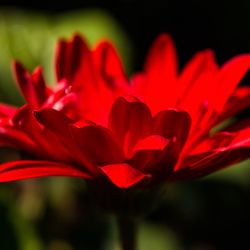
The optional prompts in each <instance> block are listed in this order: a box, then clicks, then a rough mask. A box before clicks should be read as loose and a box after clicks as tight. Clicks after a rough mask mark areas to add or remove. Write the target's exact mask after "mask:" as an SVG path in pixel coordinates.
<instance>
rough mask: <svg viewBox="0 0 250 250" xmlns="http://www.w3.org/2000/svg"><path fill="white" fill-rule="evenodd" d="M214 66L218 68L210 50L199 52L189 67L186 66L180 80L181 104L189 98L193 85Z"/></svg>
mask: <svg viewBox="0 0 250 250" xmlns="http://www.w3.org/2000/svg"><path fill="white" fill-rule="evenodd" d="M214 66H216V62H215V56H214V53H213V51H211V50H209V49H208V50H204V51H201V52H198V53H197V54H196V55H195V56H194V57H193V58H192V59H191V60H190V61H189V62H188V63H187V65H185V67H184V69H183V71H182V72H181V74H180V76H179V79H178V95H179V96H178V103H179V104H180V103H181V102H182V101H183V99H184V98H185V96H187V94H188V92H189V91H190V90H191V88H192V86H193V84H195V83H196V82H197V79H199V78H200V76H201V75H202V74H203V72H204V71H207V70H208V69H209V68H211V67H214Z"/></svg>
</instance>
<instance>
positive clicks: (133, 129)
mask: <svg viewBox="0 0 250 250" xmlns="http://www.w3.org/2000/svg"><path fill="white" fill-rule="evenodd" d="M108 126H109V128H110V129H111V130H112V131H113V133H114V135H115V137H116V138H118V140H119V142H120V144H121V145H122V146H123V148H124V150H125V153H126V154H129V153H130V152H131V149H132V147H133V146H134V145H135V143H136V142H137V141H138V140H140V139H142V138H144V137H146V136H148V135H149V134H150V132H151V129H152V117H151V112H150V110H149V108H148V107H147V106H146V105H145V104H144V103H142V102H140V101H139V100H138V99H136V98H133V97H131V98H130V99H128V98H124V97H119V98H117V99H116V101H115V103H114V104H113V106H112V110H111V112H110V115H109V125H108Z"/></svg>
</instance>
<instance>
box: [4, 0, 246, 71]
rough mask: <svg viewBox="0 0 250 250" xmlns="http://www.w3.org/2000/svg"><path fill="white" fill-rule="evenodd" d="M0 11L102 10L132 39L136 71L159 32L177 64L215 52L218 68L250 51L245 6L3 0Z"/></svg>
mask: <svg viewBox="0 0 250 250" xmlns="http://www.w3.org/2000/svg"><path fill="white" fill-rule="evenodd" d="M0 5H2V6H12V7H19V8H20V7H21V8H25V9H30V10H39V11H42V12H46V13H48V14H54V13H62V12H65V11H68V10H76V9H84V8H101V9H103V10H106V11H108V12H109V13H110V14H111V15H112V16H113V17H114V18H115V19H116V20H117V21H118V22H119V23H120V24H121V25H122V27H123V28H124V30H125V31H126V32H127V33H128V35H129V37H130V38H131V39H132V42H133V44H134V45H135V48H136V55H135V56H136V66H137V67H139V66H140V65H141V64H142V61H143V58H144V55H145V53H146V51H147V49H148V47H149V46H150V44H151V42H152V41H153V39H154V38H155V37H156V36H157V35H158V34H159V33H161V32H169V33H170V34H171V35H172V36H173V37H174V39H175V42H176V44H177V48H178V51H179V54H180V56H181V58H180V62H181V64H183V62H185V61H186V60H187V59H188V58H189V57H191V55H193V53H194V52H195V51H197V50H200V49H203V48H208V47H210V48H213V49H214V50H215V52H216V53H217V58H218V61H219V62H223V61H225V60H226V59H228V58H230V57H231V56H233V55H235V54H238V53H242V52H249V51H250V29H249V25H250V2H249V1H247V0H238V1H235V0H228V1H219V0H218V1H216V0H204V1H201V0H188V1H185V0H165V1H164V0H162V1H160V0H151V1H133V0H117V1H110V0H106V1H95V0H93V1H79V0H78V1H77V0H70V1H31V2H29V1H17V0H16V1H13V0H9V1H7V0H6V1H1V3H0Z"/></svg>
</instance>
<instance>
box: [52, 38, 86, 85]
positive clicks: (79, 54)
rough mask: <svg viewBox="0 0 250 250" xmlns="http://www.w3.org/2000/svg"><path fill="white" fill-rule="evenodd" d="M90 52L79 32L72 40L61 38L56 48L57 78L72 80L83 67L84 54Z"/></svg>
mask: <svg viewBox="0 0 250 250" xmlns="http://www.w3.org/2000/svg"><path fill="white" fill-rule="evenodd" d="M85 53H86V54H89V49H88V47H87V44H86V43H85V41H84V40H83V39H82V37H81V36H80V35H78V34H75V35H74V36H73V37H72V39H71V40H70V41H65V40H59V42H58V44H57V48H56V57H55V68H56V76H57V80H58V81H60V80H62V79H67V80H68V82H72V81H73V79H74V77H75V75H76V74H77V73H78V71H79V68H80V67H81V64H82V60H85V57H84V55H85Z"/></svg>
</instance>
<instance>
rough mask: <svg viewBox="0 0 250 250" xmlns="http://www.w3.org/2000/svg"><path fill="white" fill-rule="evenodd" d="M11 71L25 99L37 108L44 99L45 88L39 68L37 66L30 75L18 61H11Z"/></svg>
mask: <svg viewBox="0 0 250 250" xmlns="http://www.w3.org/2000/svg"><path fill="white" fill-rule="evenodd" d="M13 71H14V75H15V77H16V81H17V83H18V85H19V87H20V89H21V92H22V94H23V96H24V98H25V99H26V101H27V102H28V103H29V104H30V105H31V106H32V107H33V108H38V107H39V106H40V105H42V103H43V102H44V101H45V99H46V97H47V96H46V88H45V83H44V79H43V77H42V71H41V68H37V69H36V70H35V71H34V73H33V74H32V75H30V74H29V72H28V71H27V70H25V68H24V67H23V66H22V65H21V64H20V63H19V62H16V61H14V62H13Z"/></svg>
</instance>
